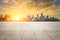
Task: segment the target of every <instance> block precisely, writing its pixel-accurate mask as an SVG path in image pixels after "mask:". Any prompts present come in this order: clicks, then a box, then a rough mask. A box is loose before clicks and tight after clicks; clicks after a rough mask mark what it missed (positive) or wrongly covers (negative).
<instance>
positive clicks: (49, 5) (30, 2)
mask: <svg viewBox="0 0 60 40" xmlns="http://www.w3.org/2000/svg"><path fill="white" fill-rule="evenodd" d="M40 13H44V15H49V16H55V17H56V18H59V19H60V0H0V14H9V15H11V16H12V17H13V16H15V15H19V16H21V17H25V16H26V15H36V14H40Z"/></svg>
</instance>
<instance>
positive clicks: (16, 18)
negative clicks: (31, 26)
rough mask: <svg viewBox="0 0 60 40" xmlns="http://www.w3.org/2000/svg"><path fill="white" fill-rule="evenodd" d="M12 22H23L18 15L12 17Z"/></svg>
mask: <svg viewBox="0 0 60 40" xmlns="http://www.w3.org/2000/svg"><path fill="white" fill-rule="evenodd" d="M10 19H11V20H12V21H20V20H21V17H20V16H18V15H15V16H11V18H10Z"/></svg>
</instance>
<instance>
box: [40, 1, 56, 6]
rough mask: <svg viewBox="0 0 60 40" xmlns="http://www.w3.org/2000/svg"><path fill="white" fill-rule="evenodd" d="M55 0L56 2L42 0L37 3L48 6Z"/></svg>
mask: <svg viewBox="0 0 60 40" xmlns="http://www.w3.org/2000/svg"><path fill="white" fill-rule="evenodd" d="M55 2H57V0H42V1H41V2H40V4H39V5H40V7H48V6H51V5H53V4H54V3H55Z"/></svg>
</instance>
